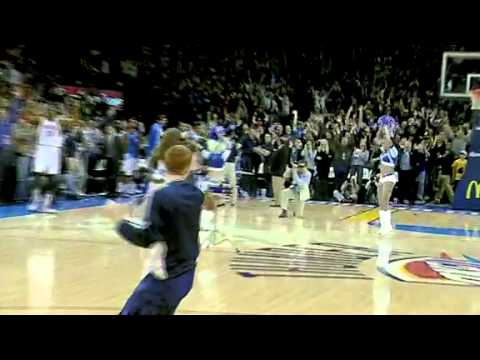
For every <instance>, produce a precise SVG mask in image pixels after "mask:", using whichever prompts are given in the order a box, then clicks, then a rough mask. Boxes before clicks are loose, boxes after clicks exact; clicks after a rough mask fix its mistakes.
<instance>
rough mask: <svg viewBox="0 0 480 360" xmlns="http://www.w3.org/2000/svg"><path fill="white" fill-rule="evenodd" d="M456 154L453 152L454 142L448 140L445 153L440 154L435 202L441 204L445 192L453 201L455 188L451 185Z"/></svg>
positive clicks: (449, 199) (450, 200)
mask: <svg viewBox="0 0 480 360" xmlns="http://www.w3.org/2000/svg"><path fill="white" fill-rule="evenodd" d="M454 161H455V156H454V155H453V152H452V143H450V142H447V143H446V145H445V150H444V152H443V154H440V155H439V156H438V164H439V170H440V172H439V175H438V191H437V193H436V194H435V203H436V204H440V202H441V201H442V198H443V196H444V194H445V193H447V196H448V201H449V202H450V203H452V202H453V189H452V185H451V179H452V177H451V173H452V165H453V162H454Z"/></svg>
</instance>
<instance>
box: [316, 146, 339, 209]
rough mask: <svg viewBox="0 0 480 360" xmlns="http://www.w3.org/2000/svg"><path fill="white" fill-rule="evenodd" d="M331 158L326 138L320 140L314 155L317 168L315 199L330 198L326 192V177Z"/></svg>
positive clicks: (325, 199) (331, 154)
mask: <svg viewBox="0 0 480 360" xmlns="http://www.w3.org/2000/svg"><path fill="white" fill-rule="evenodd" d="M333 158H334V154H333V153H332V152H331V151H330V149H329V146H328V140H327V139H322V140H320V144H319V146H318V148H317V154H316V156H315V167H316V170H317V175H316V178H317V179H316V182H315V185H314V187H315V195H314V199H315V200H321V201H327V200H330V198H331V196H329V194H328V177H329V174H330V167H331V165H332V161H333Z"/></svg>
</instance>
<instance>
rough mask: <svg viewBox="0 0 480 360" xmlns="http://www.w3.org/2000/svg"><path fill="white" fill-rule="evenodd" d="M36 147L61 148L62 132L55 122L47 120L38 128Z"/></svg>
mask: <svg viewBox="0 0 480 360" xmlns="http://www.w3.org/2000/svg"><path fill="white" fill-rule="evenodd" d="M38 145H40V146H52V147H61V146H62V130H61V128H60V124H59V123H58V122H57V121H50V120H48V119H45V120H43V122H42V123H41V124H40V125H39V127H38Z"/></svg>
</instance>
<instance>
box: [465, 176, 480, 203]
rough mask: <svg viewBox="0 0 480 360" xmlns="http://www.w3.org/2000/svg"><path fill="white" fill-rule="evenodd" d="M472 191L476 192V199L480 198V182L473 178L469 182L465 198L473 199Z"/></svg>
mask: <svg viewBox="0 0 480 360" xmlns="http://www.w3.org/2000/svg"><path fill="white" fill-rule="evenodd" d="M472 193H473V194H475V197H474V199H478V200H480V182H479V181H476V180H472V181H470V182H469V183H468V186H467V191H466V193H465V198H466V199H467V200H470V199H472Z"/></svg>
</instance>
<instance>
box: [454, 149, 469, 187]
mask: <svg viewBox="0 0 480 360" xmlns="http://www.w3.org/2000/svg"><path fill="white" fill-rule="evenodd" d="M466 169H467V152H466V151H465V150H463V151H461V152H460V157H459V158H458V159H457V160H455V161H454V162H453V164H452V180H453V190H456V189H457V186H458V183H459V182H460V181H461V180H462V179H463V175H465V170H466Z"/></svg>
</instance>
